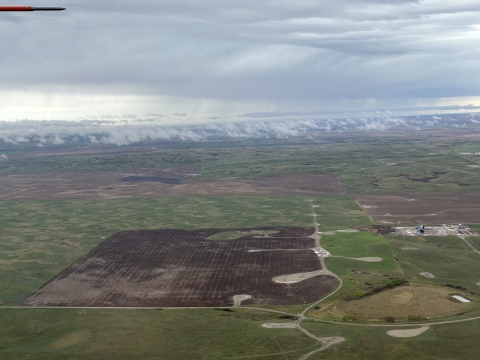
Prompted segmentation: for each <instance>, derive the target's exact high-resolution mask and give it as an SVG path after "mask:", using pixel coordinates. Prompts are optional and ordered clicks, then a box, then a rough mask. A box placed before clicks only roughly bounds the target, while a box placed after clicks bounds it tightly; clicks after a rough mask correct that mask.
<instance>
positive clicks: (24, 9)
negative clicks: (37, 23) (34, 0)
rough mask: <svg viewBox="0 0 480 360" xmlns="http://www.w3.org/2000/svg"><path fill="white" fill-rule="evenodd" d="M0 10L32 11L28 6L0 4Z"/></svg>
mask: <svg viewBox="0 0 480 360" xmlns="http://www.w3.org/2000/svg"><path fill="white" fill-rule="evenodd" d="M0 11H32V9H30V6H0Z"/></svg>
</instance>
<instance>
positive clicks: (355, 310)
mask: <svg viewBox="0 0 480 360" xmlns="http://www.w3.org/2000/svg"><path fill="white" fill-rule="evenodd" d="M450 293H451V289H450V290H449V289H444V288H439V287H431V286H417V285H412V286H400V287H397V288H394V289H391V290H388V291H384V292H381V293H378V294H375V295H370V296H365V297H363V298H361V299H358V300H350V301H346V300H343V299H338V300H335V301H332V302H330V303H328V304H325V306H322V307H321V309H319V310H317V311H315V312H314V316H318V317H330V318H337V319H341V318H342V317H343V316H344V315H347V314H348V315H355V316H357V317H358V318H359V319H361V320H372V321H383V320H384V319H385V318H386V317H393V318H395V319H397V320H406V319H407V318H408V316H409V315H414V316H418V317H422V318H427V319H430V318H437V317H445V316H451V315H455V314H458V313H461V312H465V311H468V310H469V309H471V305H469V304H462V303H459V302H456V301H452V299H451V296H450Z"/></svg>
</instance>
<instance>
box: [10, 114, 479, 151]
mask: <svg viewBox="0 0 480 360" xmlns="http://www.w3.org/2000/svg"><path fill="white" fill-rule="evenodd" d="M432 128H477V129H480V114H476V113H472V114H457V115H423V116H403V117H402V116H395V117H379V116H377V117H366V118H346V119H314V118H312V119H303V120H279V121H249V122H239V123H218V124H204V125H190V126H162V125H159V124H155V123H154V122H152V121H144V122H143V123H141V124H140V123H138V124H121V123H120V124H119V123H118V122H113V121H112V122H109V121H102V122H99V121H91V120H90V121H87V120H85V121H77V122H70V121H34V120H23V121H16V122H0V142H4V143H10V144H30V145H36V146H39V147H42V146H45V145H62V144H66V143H79V142H81V143H101V144H110V145H118V146H123V145H129V144H135V143H140V142H147V143H148V142H152V141H160V140H166V141H168V140H177V141H208V140H215V139H265V138H279V139H285V138H289V137H295V136H314V135H318V134H320V133H331V132H346V131H359V132H361V131H365V132H369V131H388V130H393V129H404V130H406V129H411V130H419V129H432Z"/></svg>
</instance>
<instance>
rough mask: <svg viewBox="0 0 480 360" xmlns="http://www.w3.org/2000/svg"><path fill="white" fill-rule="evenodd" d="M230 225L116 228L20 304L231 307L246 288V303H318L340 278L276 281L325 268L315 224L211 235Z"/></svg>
mask: <svg viewBox="0 0 480 360" xmlns="http://www.w3.org/2000/svg"><path fill="white" fill-rule="evenodd" d="M232 230H236V231H238V230H240V229H206V230H197V231H185V230H152V231H123V232H118V233H116V234H114V235H113V236H111V237H110V238H108V239H107V240H105V241H104V242H102V243H101V244H100V245H98V246H97V247H95V248H94V249H92V250H91V251H90V252H89V253H88V254H86V255H85V256H83V257H82V258H80V259H79V260H78V261H76V262H75V263H74V264H72V265H71V266H69V267H68V268H66V269H65V270H64V271H62V272H61V273H59V274H58V275H57V276H55V277H54V278H53V279H52V280H50V281H49V282H48V283H46V284H45V285H44V286H42V287H41V288H40V289H38V290H37V291H35V292H34V293H33V294H31V295H30V296H28V297H26V298H25V299H23V300H22V301H21V302H20V305H24V306H82V307H83V306H93V307H105V306H109V307H110V306H112V307H120V306H122V307H176V306H181V307H199V306H233V305H238V304H239V298H238V295H242V294H244V295H249V296H251V298H242V300H243V301H242V304H244V303H245V304H255V303H257V304H276V305H293V304H304V303H310V302H313V301H315V300H316V299H319V298H321V297H323V296H325V295H326V294H328V293H330V292H331V291H333V290H334V289H335V287H336V286H337V279H336V278H335V277H333V276H329V275H322V274H320V273H319V274H317V275H316V276H313V277H310V278H308V279H305V280H303V281H301V282H298V283H291V284H280V283H276V282H274V281H273V280H272V278H274V277H276V276H281V275H285V274H294V273H308V272H313V271H318V270H321V269H322V265H321V263H320V260H319V257H318V255H317V254H315V253H314V252H313V251H312V250H311V249H312V248H313V247H314V246H315V241H314V239H312V238H310V237H309V236H310V235H311V234H312V232H313V231H314V230H313V229H308V228H307V229H306V228H293V227H289V228H284V227H272V228H263V229H262V230H276V231H278V233H277V234H276V237H275V238H267V237H265V238H258V237H257V235H255V231H252V232H251V234H247V235H245V236H243V237H241V238H239V239H236V240H227V241H222V240H219V241H211V240H206V238H208V237H209V236H211V235H213V234H216V233H219V232H225V231H232ZM242 230H245V229H242ZM252 230H256V229H252ZM279 249H280V250H282V251H278V250H279ZM252 250H260V251H252ZM290 250H291V251H290Z"/></svg>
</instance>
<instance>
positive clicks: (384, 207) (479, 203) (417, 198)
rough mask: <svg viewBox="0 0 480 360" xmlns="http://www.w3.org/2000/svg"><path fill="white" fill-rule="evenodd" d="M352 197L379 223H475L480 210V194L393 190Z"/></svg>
mask: <svg viewBox="0 0 480 360" xmlns="http://www.w3.org/2000/svg"><path fill="white" fill-rule="evenodd" d="M354 198H355V200H356V201H357V203H358V204H359V205H360V206H361V207H362V208H363V209H364V211H365V213H366V214H367V215H368V216H369V217H370V218H371V219H372V220H373V221H375V222H379V223H389V224H430V225H433V224H439V225H440V224H448V223H457V224H458V223H477V222H478V213H479V212H480V193H395V194H378V195H355V196H354Z"/></svg>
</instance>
